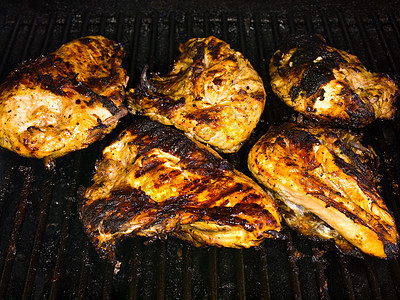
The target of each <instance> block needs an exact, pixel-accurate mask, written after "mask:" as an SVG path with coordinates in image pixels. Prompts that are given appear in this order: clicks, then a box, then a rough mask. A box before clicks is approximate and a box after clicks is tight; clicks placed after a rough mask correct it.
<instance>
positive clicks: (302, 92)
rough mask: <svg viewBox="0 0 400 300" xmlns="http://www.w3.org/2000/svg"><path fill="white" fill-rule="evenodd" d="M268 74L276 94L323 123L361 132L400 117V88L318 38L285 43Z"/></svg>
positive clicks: (296, 37) (294, 37)
mask: <svg viewBox="0 0 400 300" xmlns="http://www.w3.org/2000/svg"><path fill="white" fill-rule="evenodd" d="M269 72H270V77H271V86H272V90H273V91H274V93H275V94H276V95H277V96H278V97H279V98H280V99H281V100H282V101H283V102H285V103H286V104H287V105H288V106H290V107H292V108H293V109H294V110H296V111H297V112H299V113H301V114H303V115H305V116H307V117H309V118H312V119H315V120H318V121H319V122H323V123H326V124H336V125H347V126H352V127H362V126H364V125H367V124H369V123H371V122H373V121H374V120H376V119H378V118H382V119H391V118H392V117H393V116H394V114H395V111H396V108H395V107H394V103H395V101H396V98H397V96H398V94H399V88H398V86H397V82H395V80H393V79H392V78H391V77H389V76H388V75H386V74H378V73H371V72H369V71H367V70H366V68H365V67H364V66H363V64H362V63H361V62H360V61H359V60H358V58H357V57H356V56H354V55H351V54H349V53H347V52H345V51H343V50H339V49H336V48H334V47H331V46H328V45H327V44H326V42H325V40H324V39H323V37H322V36H320V35H306V34H305V35H300V36H290V37H288V38H287V39H285V40H284V41H283V42H282V45H281V46H280V47H279V49H278V50H277V51H276V52H275V54H274V55H273V56H272V58H271V61H270V65H269Z"/></svg>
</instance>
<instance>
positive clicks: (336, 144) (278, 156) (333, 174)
mask: <svg viewBox="0 0 400 300" xmlns="http://www.w3.org/2000/svg"><path fill="white" fill-rule="evenodd" d="M376 162H377V160H376V156H375V153H374V152H373V150H371V149H369V148H366V147H364V146H362V145H361V144H360V137H359V136H356V135H354V134H352V133H351V132H348V131H344V130H339V129H328V128H324V127H321V126H319V125H317V124H312V123H311V124H295V123H291V122H289V123H285V124H283V125H281V126H277V127H272V128H271V129H269V130H268V132H267V133H266V134H265V135H264V136H262V137H261V139H260V140H259V141H258V142H257V143H256V144H255V145H254V146H253V148H252V149H251V151H250V153H249V157H248V166H249V169H250V171H251V172H252V174H253V176H254V177H255V178H257V180H258V181H259V182H260V183H261V184H263V185H264V186H265V187H266V188H267V189H269V190H270V191H271V192H272V193H273V195H274V196H275V198H276V199H277V200H278V202H279V205H280V208H281V210H282V213H283V218H284V220H285V221H286V222H287V223H288V225H289V226H290V227H292V228H293V229H296V230H298V231H299V232H300V233H302V234H304V235H307V236H311V237H318V238H320V239H333V240H334V241H335V242H336V245H337V246H338V247H339V248H341V249H342V250H344V252H347V253H349V252H351V250H352V249H351V248H352V247H351V245H353V246H355V247H357V248H358V249H359V250H361V251H362V252H364V253H366V254H369V255H374V256H377V257H380V258H386V257H388V258H392V257H394V256H396V255H397V254H398V251H399V249H398V233H397V229H396V224H395V222H394V219H393V217H392V215H391V213H390V212H389V210H388V208H387V207H386V205H385V203H384V201H383V200H382V198H381V197H380V196H379V194H378V191H377V189H376V188H375V186H376V185H377V180H376V178H377V173H376V172H377V171H376ZM353 248H354V247H353Z"/></svg>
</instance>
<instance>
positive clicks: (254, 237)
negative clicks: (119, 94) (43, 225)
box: [79, 119, 281, 262]
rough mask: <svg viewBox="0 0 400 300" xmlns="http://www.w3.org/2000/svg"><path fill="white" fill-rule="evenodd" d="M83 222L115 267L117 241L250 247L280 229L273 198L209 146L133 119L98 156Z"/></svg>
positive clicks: (82, 208) (82, 210) (86, 194)
mask: <svg viewBox="0 0 400 300" xmlns="http://www.w3.org/2000/svg"><path fill="white" fill-rule="evenodd" d="M93 182H94V184H93V185H92V186H91V187H89V188H87V189H86V191H85V192H84V194H83V200H82V203H81V205H80V209H79V211H80V218H81V220H82V222H83V227H84V230H85V231H86V233H87V234H88V236H89V237H90V239H91V241H92V243H93V244H94V246H95V248H96V249H97V250H98V251H99V253H100V254H101V255H102V256H103V257H108V258H109V259H110V260H111V261H113V262H115V246H116V243H117V242H118V241H120V240H122V239H125V238H127V237H133V236H135V235H141V236H147V237H153V238H155V237H163V236H166V235H167V234H170V235H173V236H177V237H179V238H182V239H184V240H187V241H190V242H191V243H192V244H194V245H196V246H200V245H217V246H224V247H234V248H239V247H251V246H255V245H258V244H259V243H261V241H262V240H263V239H264V238H266V237H274V236H276V235H277V232H278V231H279V230H280V220H281V219H280V215H279V214H278V211H277V208H276V204H275V202H274V200H273V199H272V198H271V197H270V196H268V195H267V194H266V193H265V192H264V190H263V189H262V188H261V187H260V186H259V185H257V184H256V183H255V182H254V181H253V180H251V179H250V178H248V177H247V176H245V175H243V174H242V173H240V172H238V171H237V170H235V169H234V168H233V167H232V166H231V165H230V164H229V163H228V162H227V161H226V160H224V159H222V158H221V157H220V156H219V155H218V154H217V153H216V152H215V151H213V150H212V149H211V148H209V147H207V146H204V145H202V144H201V143H199V142H197V141H194V140H190V139H188V138H187V137H186V136H185V135H184V134H182V133H180V132H178V131H177V130H176V129H173V128H171V127H168V126H165V125H162V124H159V123H157V122H153V121H151V120H148V119H138V120H135V121H134V123H133V124H132V125H131V126H129V128H128V129H126V130H125V131H123V132H122V133H121V134H120V136H119V137H118V138H117V139H116V140H115V141H114V142H113V143H111V145H109V146H108V147H106V148H105V149H104V151H103V157H102V159H101V161H99V162H98V164H97V166H96V173H95V175H94V177H93Z"/></svg>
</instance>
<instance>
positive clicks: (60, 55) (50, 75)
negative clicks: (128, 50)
mask: <svg viewBox="0 0 400 300" xmlns="http://www.w3.org/2000/svg"><path fill="white" fill-rule="evenodd" d="M124 55H125V51H124V50H123V49H122V46H121V45H119V44H116V43H115V42H113V41H111V40H109V39H107V38H105V37H102V36H88V37H82V38H79V39H76V40H74V41H71V42H69V43H67V44H64V45H63V46H61V47H60V48H59V49H57V50H56V51H54V52H53V53H50V54H49V55H42V56H40V57H38V58H36V59H32V60H29V61H26V62H24V63H22V64H21V65H20V66H18V67H17V69H16V70H14V71H13V72H11V73H10V74H9V75H8V77H7V78H6V79H5V81H4V82H3V83H2V84H1V86H0V146H2V147H4V148H7V149H9V150H11V151H14V152H16V153H18V154H19V155H22V156H26V157H34V158H45V160H46V161H47V162H48V163H49V162H51V160H52V159H54V158H57V157H60V156H63V155H65V154H67V153H69V152H71V151H75V150H79V149H82V148H86V147H87V146H88V145H89V144H91V143H93V142H94V141H96V140H98V139H101V138H102V137H103V136H104V135H106V134H107V133H109V132H110V131H111V130H112V129H114V128H115V126H116V125H117V123H118V120H119V119H120V118H121V117H123V116H124V115H126V114H127V109H126V108H125V107H124V106H123V105H122V101H123V98H124V87H125V85H126V83H127V80H128V77H127V75H126V71H125V70H124V69H123V68H122V67H121V63H122V58H123V57H124Z"/></svg>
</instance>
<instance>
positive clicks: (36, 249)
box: [0, 9, 400, 299]
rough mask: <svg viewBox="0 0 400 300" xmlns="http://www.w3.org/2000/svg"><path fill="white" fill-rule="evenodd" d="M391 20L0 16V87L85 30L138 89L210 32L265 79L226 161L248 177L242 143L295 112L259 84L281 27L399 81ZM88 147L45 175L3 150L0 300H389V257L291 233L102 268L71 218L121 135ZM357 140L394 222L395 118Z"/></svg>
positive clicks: (144, 256)
mask: <svg viewBox="0 0 400 300" xmlns="http://www.w3.org/2000/svg"><path fill="white" fill-rule="evenodd" d="M399 18H400V17H398V16H396V15H395V14H394V13H393V12H390V11H379V12H377V11H376V12H368V11H356V12H353V11H352V12H346V11H344V12H343V11H338V10H335V9H324V10H320V11H307V10H295V9H293V10H291V11H287V10H285V11H283V10H282V11H279V10H276V11H258V12H257V13H254V14H252V13H245V12H244V13H239V12H237V13H231V12H215V13H210V12H204V13H203V12H202V13H196V12H195V11H194V12H190V13H189V12H183V11H174V12H170V13H166V12H159V11H150V12H146V13H139V12H135V11H124V12H121V13H118V14H105V13H103V14H96V13H86V14H80V13H60V12H58V13H43V14H39V13H38V14H33V15H22V16H17V17H16V16H12V15H10V16H4V17H3V18H2V19H1V20H0V54H1V57H2V58H1V61H0V79H1V80H3V79H4V77H5V76H6V74H7V73H8V72H9V71H11V70H12V69H13V68H14V67H15V66H16V65H17V64H18V63H19V62H20V61H23V60H25V59H28V58H31V57H36V56H38V55H40V54H41V53H45V52H49V51H52V50H54V49H56V48H57V47H59V46H60V45H61V44H62V43H65V42H67V41H69V40H72V39H74V38H77V37H79V36H83V35H89V34H103V35H105V36H107V37H109V38H112V39H114V40H116V41H119V42H121V43H122V44H123V45H124V47H125V49H126V50H127V53H128V55H127V57H126V59H125V61H124V64H125V67H126V68H127V70H128V74H129V76H130V78H131V80H130V86H134V85H136V84H137V83H138V80H139V76H140V73H141V70H142V68H143V66H144V65H145V64H148V65H149V66H150V70H152V71H158V72H161V73H165V72H167V70H168V69H169V67H170V65H171V63H172V62H173V59H174V58H175V57H176V56H177V55H178V50H177V47H178V44H179V43H180V42H183V41H186V40H187V39H188V38H190V37H195V36H197V37H201V36H208V35H216V36H217V37H219V38H222V39H223V40H225V41H227V42H228V43H230V44H231V46H232V47H233V48H234V49H237V50H239V51H241V52H242V53H243V54H244V55H245V56H246V57H247V58H249V60H250V61H251V62H252V64H253V66H254V67H255V69H256V70H257V71H258V72H259V74H260V75H261V77H262V78H263V80H264V82H265V83H266V88H267V93H268V94H269V96H270V97H269V98H268V102H267V105H266V109H265V112H264V114H263V118H262V120H261V122H260V124H259V126H258V127H257V129H256V131H255V134H254V135H253V137H252V139H251V140H250V142H249V144H248V145H245V146H244V147H243V149H242V150H241V151H240V152H239V154H232V155H229V156H227V158H228V159H229V160H230V161H231V162H232V163H233V164H234V165H235V167H237V168H240V169H241V170H243V171H244V172H246V157H247V155H246V153H247V151H248V150H249V147H250V145H251V144H252V143H254V142H255V141H256V140H257V139H258V138H259V137H260V136H261V134H263V133H264V132H265V130H266V128H267V127H268V126H269V125H270V124H279V123H281V122H282V120H284V119H287V118H288V116H290V115H291V114H292V111H291V110H290V109H289V108H287V107H286V106H285V105H284V104H283V103H281V102H279V101H278V100H277V99H276V98H275V97H274V96H273V95H272V92H271V90H270V88H269V85H268V75H267V74H268V67H267V65H268V61H269V58H270V57H271V56H272V54H273V52H274V49H275V48H276V44H277V42H278V41H279V39H280V38H281V37H282V36H284V35H285V34H286V33H287V32H290V31H312V32H318V33H321V34H323V35H324V36H325V37H326V39H327V41H328V43H330V44H333V45H334V46H336V47H338V48H343V49H347V50H349V51H350V52H352V53H354V54H356V55H357V56H358V57H359V58H360V59H361V61H363V62H364V63H365V64H366V66H367V67H368V68H370V69H372V70H375V71H381V72H393V73H398V67H397V65H399V63H400V61H399V60H400V30H399ZM129 120H130V119H129V117H128V118H125V119H124V120H123V122H122V124H121V125H120V126H119V127H118V129H117V130H116V132H114V133H112V134H111V135H110V136H108V137H106V139H105V140H103V141H101V142H97V143H95V144H94V145H92V146H90V147H89V148H88V149H86V150H83V151H79V152H76V153H72V154H69V155H67V156H66V157H64V158H60V159H58V160H57V168H56V170H54V172H48V171H46V170H45V169H44V167H43V165H42V163H41V162H40V161H36V160H29V159H25V158H20V157H17V156H16V155H14V154H12V153H9V152H8V151H5V150H0V178H1V180H0V276H1V277H0V298H5V299H31V298H33V299H44V298H45V299H63V298H67V299H69V298H77V299H99V298H101V299H108V298H116V299H125V298H129V299H165V298H166V299H178V298H183V299H189V298H194V299H204V298H209V299H231V298H239V299H245V298H248V299H259V298H264V299H289V298H295V299H315V298H320V299H344V298H345V299H360V298H363V299H398V298H399V297H400V268H399V264H398V261H397V260H388V261H384V260H378V259H374V258H372V257H365V258H364V259H363V260H361V259H357V258H352V257H346V256H342V255H340V254H338V253H336V252H327V253H323V252H321V248H320V247H319V245H318V244H317V243H314V242H312V241H309V240H304V239H301V238H299V237H298V236H297V234H296V233H294V232H292V231H291V230H288V229H287V230H286V231H285V233H286V235H287V236H288V239H287V240H285V241H273V240H266V241H265V242H264V243H263V244H262V245H261V246H260V247H259V248H256V249H248V250H236V249H225V248H222V249H219V248H206V249H197V248H194V247H191V246H189V245H188V244H186V243H184V242H181V241H179V240H176V239H173V238H169V239H168V240H165V241H155V242H153V243H150V244H149V243H147V240H146V239H144V238H135V239H132V240H127V241H124V242H123V243H122V244H121V246H120V248H119V255H120V259H121V261H122V266H121V271H120V272H119V273H118V274H117V275H114V274H113V268H112V267H111V266H110V265H109V264H107V263H106V262H104V261H102V260H99V259H98V258H97V255H96V253H95V252H94V250H93V248H92V247H91V245H89V243H88V241H87V239H86V237H85V236H84V234H83V232H82V230H81V227H80V226H81V225H80V222H79V220H78V218H77V214H76V201H77V195H76V193H77V189H78V187H79V186H81V185H83V186H87V185H88V184H89V183H90V179H91V177H92V172H93V165H94V162H95V159H96V158H97V157H99V154H100V151H101V149H102V148H103V147H104V146H105V145H107V144H108V143H109V142H110V140H112V139H113V137H115V136H116V134H117V133H118V131H120V130H121V129H122V128H124V127H125V126H126V125H127V124H128V123H129ZM363 131H364V135H365V140H366V141H367V142H368V143H369V144H371V145H372V146H373V147H374V148H375V150H376V151H377V153H378V154H379V156H380V158H381V169H380V172H381V174H382V175H383V178H384V180H383V182H382V185H383V196H384V199H385V201H386V202H387V205H388V207H389V208H390V209H391V210H392V211H393V212H394V215H395V217H396V219H397V222H398V223H399V222H400V212H399V205H400V191H399V180H400V178H399V174H400V158H399V154H400V153H399V151H398V149H400V147H399V141H400V136H399V135H400V123H399V118H397V119H396V120H394V121H393V122H377V123H375V125H373V126H368V127H367V128H365V130H363Z"/></svg>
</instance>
